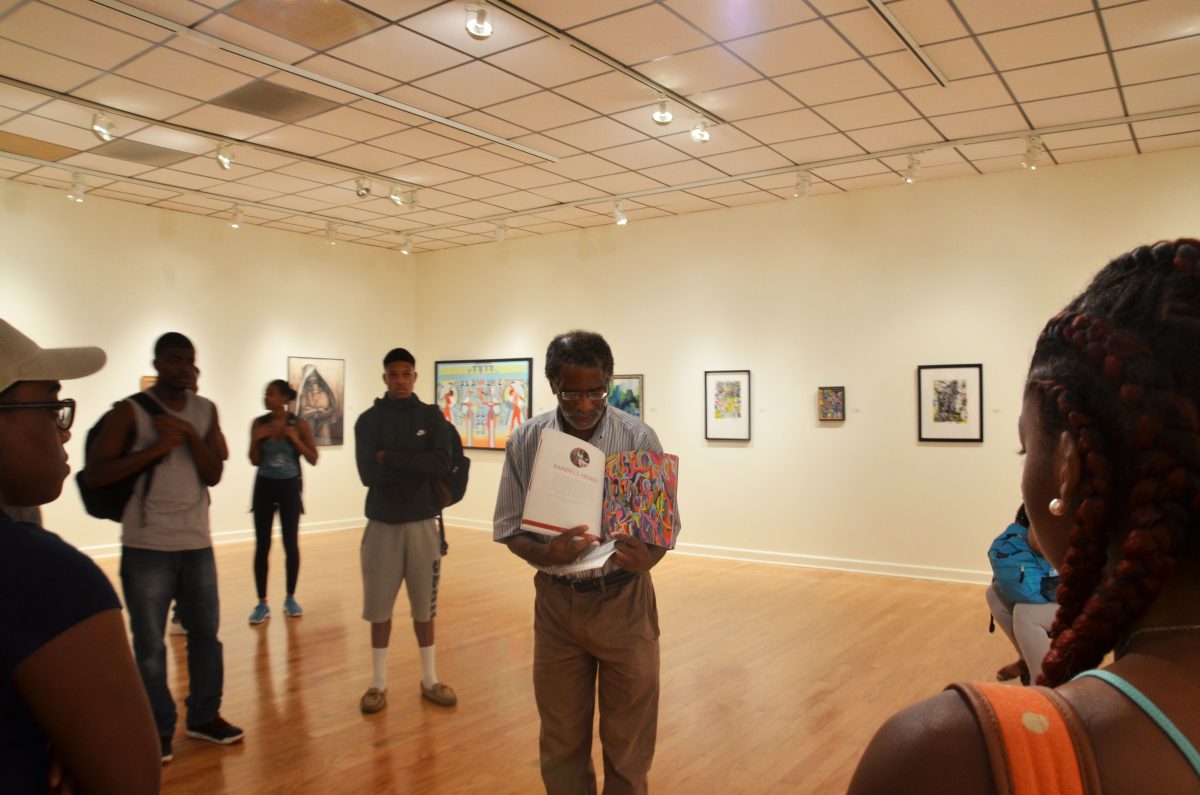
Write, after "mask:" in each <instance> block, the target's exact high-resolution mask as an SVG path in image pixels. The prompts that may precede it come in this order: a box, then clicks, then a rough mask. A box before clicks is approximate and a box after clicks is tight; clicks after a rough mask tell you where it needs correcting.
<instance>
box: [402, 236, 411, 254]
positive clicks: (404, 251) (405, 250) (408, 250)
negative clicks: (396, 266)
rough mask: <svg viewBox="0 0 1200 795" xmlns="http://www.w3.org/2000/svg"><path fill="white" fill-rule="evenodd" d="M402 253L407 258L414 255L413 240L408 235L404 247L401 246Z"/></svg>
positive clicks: (405, 237)
mask: <svg viewBox="0 0 1200 795" xmlns="http://www.w3.org/2000/svg"><path fill="white" fill-rule="evenodd" d="M400 253H401V254H403V255H404V256H406V257H407V256H408V255H409V254H411V253H412V238H411V237H409V236H408V235H405V236H404V245H402V246H400Z"/></svg>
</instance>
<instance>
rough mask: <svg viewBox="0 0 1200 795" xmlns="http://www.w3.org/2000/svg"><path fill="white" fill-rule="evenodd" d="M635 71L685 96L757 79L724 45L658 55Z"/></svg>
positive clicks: (752, 71) (754, 73)
mask: <svg viewBox="0 0 1200 795" xmlns="http://www.w3.org/2000/svg"><path fill="white" fill-rule="evenodd" d="M638 71H639V72H641V73H642V74H644V75H646V76H647V77H649V78H650V79H651V80H653V81H654V82H656V83H658V84H659V85H661V86H665V87H667V88H669V89H670V90H672V91H674V92H675V93H676V94H681V95H684V96H687V95H688V94H695V93H696V92H698V91H711V90H713V89H717V88H724V87H725V86H732V85H736V84H737V83H748V82H750V81H752V80H756V79H758V77H759V75H758V72H756V71H754V70H753V69H751V68H750V67H749V66H747V65H746V64H745V63H744V62H742V61H741V60H740V59H738V58H737V57H735V56H733V55H732V54H730V52H729V51H728V50H726V49H725V48H724V47H718V46H712V47H703V48H701V49H699V50H692V51H691V52H685V53H681V54H680V55H673V56H669V57H665V58H659V59H657V60H654V61H650V62H648V63H644V64H642V65H640V66H639V67H638Z"/></svg>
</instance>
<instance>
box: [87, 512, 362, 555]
mask: <svg viewBox="0 0 1200 795" xmlns="http://www.w3.org/2000/svg"><path fill="white" fill-rule="evenodd" d="M366 525H367V519H366V517H365V516H360V517H356V518H353V519H331V520H329V521H325V522H301V523H300V535H302V536H307V535H319V534H321V533H336V532H339V531H341V530H361V529H362V528H364V527H366ZM212 540H213V546H218V545H221V544H240V543H242V542H244V541H253V540H254V528H253V527H250V528H242V529H239V530H223V531H221V532H219V533H213V534H212ZM79 549H80V551H81V552H86V553H87V554H88V555H90V556H91V557H93V558H96V559H99V558H115V557H116V556H118V555H120V554H121V545H120V544H98V545H96V546H91V547H80V548H79Z"/></svg>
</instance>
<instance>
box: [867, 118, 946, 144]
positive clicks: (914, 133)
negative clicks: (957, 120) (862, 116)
mask: <svg viewBox="0 0 1200 795" xmlns="http://www.w3.org/2000/svg"><path fill="white" fill-rule="evenodd" d="M846 134H847V135H849V136H850V137H851V138H852V139H854V141H855V142H856V143H858V145H859V146H861V147H862V148H863V149H866V150H867V151H868V152H882V151H885V150H887V149H900V148H902V147H906V146H917V145H919V144H932V143H941V142H942V141H943V140H944V139H943V138H942V135H941V133H939V132H938V131H937V130H936V129H934V128H933V126H931V125H930V124H929V122H927V121H925V120H924V119H915V120H913V121H904V122H900V123H899V124H885V125H883V126H882V127H868V128H866V129H863V130H855V131H853V132H849V133H846Z"/></svg>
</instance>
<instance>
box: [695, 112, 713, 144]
mask: <svg viewBox="0 0 1200 795" xmlns="http://www.w3.org/2000/svg"><path fill="white" fill-rule="evenodd" d="M709 137H710V136H709V134H708V119H706V118H704V117H703V116H701V117H700V118H699V119H697V120H696V123H695V124H693V125H692V140H693V141H695V142H696V143H698V144H702V143H706V142H707V141H708V139H709Z"/></svg>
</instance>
